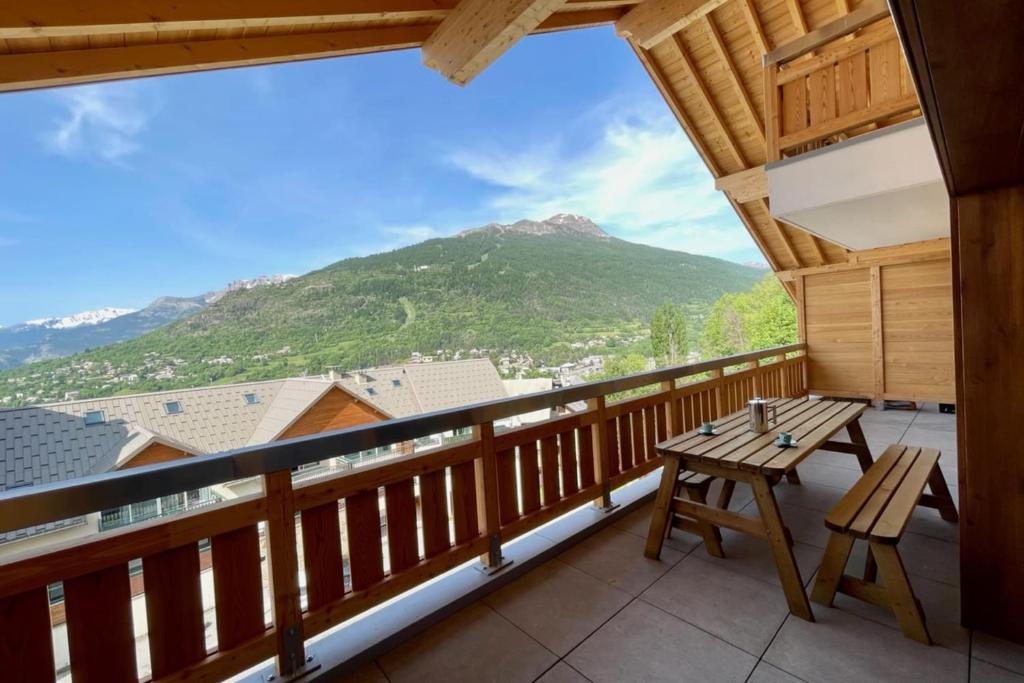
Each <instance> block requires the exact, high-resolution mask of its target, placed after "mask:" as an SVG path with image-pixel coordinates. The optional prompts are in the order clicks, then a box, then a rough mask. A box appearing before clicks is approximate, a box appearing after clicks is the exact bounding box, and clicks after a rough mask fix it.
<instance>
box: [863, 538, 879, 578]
mask: <svg viewBox="0 0 1024 683" xmlns="http://www.w3.org/2000/svg"><path fill="white" fill-rule="evenodd" d="M877 578H878V563H877V562H875V555H874V553H872V552H871V547H870V546H868V552H867V555H865V556H864V580H865V581H867V582H868V583H874V582H875V580H876V579H877Z"/></svg>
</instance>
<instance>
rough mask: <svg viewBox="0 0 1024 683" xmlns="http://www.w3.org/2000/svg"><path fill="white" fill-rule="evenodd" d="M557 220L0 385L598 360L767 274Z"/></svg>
mask: <svg viewBox="0 0 1024 683" xmlns="http://www.w3.org/2000/svg"><path fill="white" fill-rule="evenodd" d="M549 221H555V223H550V222H549ZM549 221H545V222H541V223H534V222H525V221H524V222H521V223H517V224H515V225H514V226H489V227H486V228H483V229H480V230H477V231H472V232H470V233H465V234H463V235H461V236H457V237H450V238H444V239H433V240H429V241H426V242H422V243H420V244H416V245H413V246H410V247H405V248H403V249H398V250H396V251H392V252H388V253H383V254H377V255H374V256H368V257H364V258H351V259H346V260H344V261H340V262H338V263H335V264H333V265H331V266H328V267H327V268H324V269H322V270H318V271H314V272H312V273H309V274H307V275H304V276H302V277H299V278H296V279H294V280H290V281H288V282H286V283H284V284H281V285H276V286H267V287H261V288H257V289H251V290H243V291H237V292H233V293H231V294H229V295H227V296H225V297H224V298H223V299H221V300H219V301H218V302H217V303H215V304H213V305H211V306H210V307H208V308H206V309H205V310H203V311H201V312H199V313H197V314H195V315H193V316H192V317H189V318H186V319H184V320H180V321H178V322H175V323H173V324H170V325H168V326H166V327H163V328H161V329H158V330H156V331H154V332H151V333H148V334H146V335H144V336H141V337H138V338H136V339H133V340H130V341H127V342H123V343H120V344H115V345H112V346H107V347H103V348H99V349H94V350H90V351H86V352H84V353H80V354H77V355H74V356H70V357H67V358H61V359H58V360H53V361H47V362H43V363H36V364H33V365H28V366H24V367H21V368H18V369H16V370H13V371H8V372H5V373H3V374H0V398H3V397H4V396H6V395H11V394H14V393H15V392H19V393H21V394H22V397H20V398H13V397H12V398H11V399H9V400H8V402H7V403H6V404H7V405H12V404H16V403H19V402H25V401H28V400H35V401H42V400H53V399H58V400H59V399H62V398H63V397H64V394H65V393H66V392H68V391H79V392H80V396H81V397H83V398H85V397H89V396H98V395H108V394H113V393H118V392H122V393H123V392H139V391H148V390H155V389H166V388H173V387H181V386H195V385H200V384H205V383H209V382H224V381H232V382H233V381H244V380H254V379H266V378H275V377H282V376H288V375H296V374H299V373H302V372H304V371H308V372H311V373H316V372H321V371H323V369H324V368H326V367H328V366H341V367H344V368H355V367H364V366H370V365H380V364H385V363H391V362H400V361H403V360H406V359H408V358H409V357H410V356H411V354H412V353H413V352H420V353H423V354H434V353H435V352H436V351H437V350H445V351H446V352H447V356H448V357H451V356H453V355H454V354H455V352H456V351H459V350H462V351H463V354H464V355H465V354H466V353H468V352H469V350H471V349H474V348H475V349H486V353H487V354H489V355H492V356H498V355H502V354H508V353H510V352H513V351H515V352H519V353H527V354H529V355H531V356H532V357H533V359H534V360H535V361H536V362H537V363H538V364H539V363H542V362H560V361H562V360H564V359H566V358H568V357H571V355H572V354H573V353H575V354H576V355H581V354H582V353H593V352H594V351H585V352H584V351H574V350H572V349H571V347H570V344H571V343H572V342H583V341H587V340H592V339H596V338H599V337H604V338H606V339H608V340H609V341H610V342H611V343H613V344H614V343H615V341H616V340H620V341H621V340H628V339H630V338H635V337H636V336H637V335H639V334H644V333H645V332H646V328H647V324H648V322H649V320H650V316H651V314H652V312H653V311H654V309H655V307H656V306H657V305H658V304H660V303H663V302H665V301H672V302H675V303H676V304H678V305H679V306H680V307H681V308H682V310H683V311H684V312H685V313H686V314H687V317H688V319H690V320H691V325H694V326H696V325H697V324H698V323H699V320H700V319H701V318H702V317H703V315H704V314H705V313H706V312H707V310H708V308H709V307H710V305H711V304H712V303H713V302H714V301H715V300H716V299H718V297H719V296H720V295H721V294H723V293H725V292H732V291H742V290H747V289H749V288H750V287H751V286H752V285H753V284H754V283H755V282H756V281H757V280H758V279H759V278H760V276H761V275H762V273H760V272H759V271H757V270H755V269H753V268H748V267H745V266H740V265H737V264H734V263H731V262H727V261H722V260H719V259H714V258H708V257H704V256H694V255H691V254H685V253H681V252H676V251H669V250H665V249H657V248H654V247H648V246H643V245H639V244H633V243H630V242H626V241H623V240H619V239H614V238H610V237H608V236H607V235H605V234H604V233H602V232H601V231H600V229H598V228H597V227H596V226H594V225H593V224H592V223H590V222H589V221H587V220H586V219H581V218H576V217H561V218H558V217H556V218H553V219H549ZM577 222H585V224H577ZM517 226H520V227H519V228H517ZM538 226H539V227H538ZM227 359H230V362H228V361H227Z"/></svg>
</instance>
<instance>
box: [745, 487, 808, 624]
mask: <svg viewBox="0 0 1024 683" xmlns="http://www.w3.org/2000/svg"><path fill="white" fill-rule="evenodd" d="M750 485H751V488H752V489H753V490H754V500H756V501H757V507H758V509H759V510H760V511H761V521H762V523H763V524H764V529H765V532H766V533H767V534H768V542H769V543H770V544H771V547H772V554H773V555H774V556H775V565H776V567H777V569H778V571H779V579H780V580H781V581H782V591H783V592H784V593H785V594H786V601H787V602H788V603H789V611H790V612H792V613H793V614H795V615H796V616H798V617H801V618H803V619H806V620H807V621H814V614H813V613H812V612H811V604H810V603H809V602H808V600H807V593H805V592H804V583H803V580H802V579H801V578H800V569H799V568H798V567H797V566H796V557H794V556H793V549H792V548H791V547H790V545H789V542H788V541H787V533H786V526H785V524H783V522H782V516H781V514H780V513H779V504H778V503H777V502H776V500H775V494H774V493H772V487H771V485H770V484H769V483H768V478H767V477H764V476H755V477H753V478H752V479H751V482H750Z"/></svg>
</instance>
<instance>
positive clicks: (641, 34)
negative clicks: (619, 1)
mask: <svg viewBox="0 0 1024 683" xmlns="http://www.w3.org/2000/svg"><path fill="white" fill-rule="evenodd" d="M726 2H728V0H646V1H645V2H642V3H641V4H639V5H637V6H636V7H634V8H633V9H631V10H630V11H629V12H627V13H626V15H625V16H624V17H622V19H619V21H618V22H616V24H615V30H616V31H618V33H619V35H620V36H622V37H624V38H628V39H629V40H632V41H633V42H635V43H636V44H637V45H639V46H640V47H642V48H644V49H645V50H649V49H651V48H652V47H654V46H655V45H657V44H658V43H660V42H661V41H663V40H665V39H667V38H668V37H669V36H671V35H673V34H674V33H678V32H679V31H682V30H683V29H684V28H686V27H687V26H689V25H690V24H692V23H694V22H696V21H698V20H699V19H700V18H702V17H704V16H706V15H707V14H709V13H711V12H712V11H714V10H715V9H717V8H718V7H720V6H721V5H724V4H725V3H726Z"/></svg>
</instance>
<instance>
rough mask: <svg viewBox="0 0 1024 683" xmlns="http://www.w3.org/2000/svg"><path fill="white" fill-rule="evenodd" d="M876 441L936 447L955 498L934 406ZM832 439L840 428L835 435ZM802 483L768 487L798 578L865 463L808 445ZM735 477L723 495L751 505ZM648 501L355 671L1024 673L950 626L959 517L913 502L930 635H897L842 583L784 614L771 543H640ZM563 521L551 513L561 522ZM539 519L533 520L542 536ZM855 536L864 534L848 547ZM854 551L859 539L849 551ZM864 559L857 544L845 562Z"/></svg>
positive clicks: (395, 682) (532, 675)
mask: <svg viewBox="0 0 1024 683" xmlns="http://www.w3.org/2000/svg"><path fill="white" fill-rule="evenodd" d="M861 422H862V425H863V426H864V429H865V433H866V435H867V438H868V441H869V443H870V445H871V448H872V452H873V453H875V454H876V455H877V453H879V452H880V451H881V450H882V449H883V448H884V447H885V446H886V445H887V444H889V443H896V442H903V443H913V444H915V445H926V446H931V447H935V448H939V449H940V450H941V451H942V459H941V461H940V463H941V466H942V468H943V470H944V474H945V476H946V480H947V481H948V482H949V484H950V486H951V487H952V488H953V489H954V499H956V498H957V495H956V493H957V492H956V490H955V488H956V482H957V478H956V434H955V418H954V416H952V415H945V414H941V413H939V412H938V410H937V407H936V406H935V405H933V404H926V405H925V406H924V407H923V408H921V409H920V410H918V411H885V412H881V411H874V410H869V411H868V412H867V413H865V414H864V416H863V418H862V420H861ZM840 438H842V437H841V436H840ZM799 471H800V475H801V479H802V481H803V483H802V484H801V485H799V486H793V485H790V484H788V483H785V482H781V483H779V484H778V486H777V487H776V495H777V497H778V499H779V501H780V505H781V506H782V508H783V510H782V512H783V516H784V518H785V520H786V522H787V523H788V524H789V525H790V528H791V531H792V533H793V536H794V540H795V554H796V556H797V560H798V562H799V564H800V569H801V574H802V576H803V578H804V580H805V582H806V583H807V585H808V586H810V584H811V583H812V582H813V580H814V577H815V571H816V569H817V566H818V564H819V562H820V561H821V556H822V553H823V550H824V546H825V540H826V533H827V532H826V529H825V527H824V525H823V523H822V520H823V517H824V515H825V513H826V511H827V510H829V509H830V508H831V507H832V506H833V505H834V504H835V503H836V501H838V499H839V498H840V497H841V496H842V494H843V493H844V492H845V491H846V490H847V489H848V488H849V487H850V486H851V485H852V484H853V483H854V482H855V481H857V479H858V477H859V475H860V472H859V470H858V469H857V464H856V461H855V459H854V458H853V456H849V455H844V454H839V453H827V452H824V451H818V452H817V453H816V454H815V455H814V456H812V458H811V459H809V460H808V461H807V462H806V463H804V464H802V465H801V466H800V468H799ZM752 505H754V503H753V502H752V499H751V495H750V493H749V491H748V490H744V489H743V487H742V485H741V486H740V487H739V488H738V489H737V492H736V496H735V497H734V499H733V505H732V507H733V508H734V509H740V508H744V507H747V506H752ZM651 507H652V504H651V503H647V504H646V505H645V506H644V507H642V508H640V509H639V510H636V511H634V512H632V513H630V514H629V515H628V516H625V517H623V518H622V519H620V520H619V521H617V522H616V523H614V524H613V525H612V526H610V527H607V528H605V529H603V530H602V531H599V532H598V533H596V534H595V535H593V536H590V537H589V538H587V539H586V540H585V541H583V542H581V543H579V544H578V545H576V546H574V547H571V548H569V549H568V550H565V551H563V552H562V553H561V554H560V555H559V556H558V557H557V558H555V559H552V560H550V561H548V562H546V563H545V564H543V565H541V566H540V567H538V568H536V569H533V570H532V571H530V572H529V573H527V574H525V575H523V576H521V577H520V578H518V579H516V580H515V581H514V582H512V583H510V584H508V585H506V586H505V587H503V588H501V589H499V590H498V591H496V592H494V593H492V594H490V595H489V596H487V597H485V598H483V599H481V600H479V601H477V602H474V603H472V604H471V605H469V606H467V607H465V608H463V609H462V610H460V611H459V612H457V613H455V614H454V615H452V616H450V617H448V618H447V619H445V620H444V621H442V622H440V623H439V624H436V625H434V626H433V627H431V628H429V629H428V630H426V631H424V632H423V633H420V634H419V635H417V636H415V637H413V638H412V639H411V640H408V641H406V642H404V643H402V644H400V645H398V646H397V647H395V648H394V649H392V650H391V651H389V652H387V653H386V654H383V655H382V656H380V657H378V658H377V659H376V660H375V661H374V662H372V663H370V664H367V665H365V666H363V668H362V669H360V670H358V671H357V672H356V673H355V674H353V675H352V677H351V679H350V680H354V681H380V682H382V683H383V682H384V681H391V683H402V682H405V681H416V682H417V683H427V682H429V681H446V682H448V681H456V680H474V681H486V680H494V681H499V680H500V681H534V680H539V681H545V682H552V681H587V680H590V681H595V682H600V681H627V680H643V681H690V680H693V681H799V680H804V681H866V680H885V681H899V680H907V681H920V680H928V681H932V682H939V681H968V680H969V681H1024V647H1020V646H1017V645H1012V644H1009V643H1006V642H1003V641H999V640H997V639H995V638H992V637H990V636H985V635H983V634H980V633H972V632H971V631H969V630H968V629H965V628H963V627H962V626H960V590H959V564H958V563H959V559H958V558H959V548H958V527H957V526H956V525H954V524H948V523H946V522H943V521H942V520H941V519H940V518H939V515H938V513H937V512H936V511H935V510H930V509H924V508H918V510H917V511H916V512H915V513H914V518H913V519H912V520H911V523H910V526H909V528H908V531H907V533H906V535H905V536H904V539H903V541H902V542H901V546H900V547H901V552H902V553H903V556H904V561H905V563H906V565H907V571H908V572H909V574H910V579H911V583H912V584H913V588H914V591H915V593H916V594H917V595H918V597H919V599H920V600H921V602H922V603H923V606H924V611H925V615H926V617H927V619H928V626H929V629H930V630H931V632H932V635H933V638H934V640H935V641H936V644H935V645H934V646H932V647H927V646H924V645H920V644H918V643H916V642H913V641H911V640H908V639H906V638H904V637H903V636H902V634H901V633H900V630H899V626H898V624H897V623H896V620H895V619H894V617H893V616H892V615H891V614H890V613H888V612H887V611H885V610H882V609H880V608H878V607H874V606H872V605H868V604H866V603H862V602H859V601H856V600H853V599H851V598H849V597H847V596H844V595H841V594H840V595H839V596H837V598H836V607H835V608H831V609H830V608H824V607H821V606H819V605H814V611H815V617H816V619H817V623H813V624H812V623H808V622H806V621H804V620H802V619H799V618H796V617H794V616H792V615H790V614H789V611H788V609H787V606H786V601H785V599H784V597H783V594H782V591H781V589H780V587H779V583H778V579H777V577H776V574H775V568H774V564H773V562H772V557H771V553H770V551H769V548H768V545H767V543H765V542H763V541H761V540H759V539H754V538H752V537H749V536H744V535H741V534H737V533H735V532H732V531H729V530H723V532H722V533H723V536H724V543H723V545H724V548H725V551H726V555H727V557H726V559H716V558H713V557H711V556H709V555H708V554H707V553H705V552H704V549H703V547H702V544H701V543H700V541H699V539H697V538H696V537H694V536H690V535H687V534H684V533H682V532H678V531H676V532H674V533H673V537H672V539H671V540H670V541H669V542H668V543H667V544H666V546H665V549H664V551H663V553H662V558H661V560H660V561H654V560H648V559H645V558H644V556H643V546H644V538H645V536H646V532H647V524H648V522H649V520H650V514H651ZM556 525H557V523H556ZM552 528H553V527H542V528H541V529H540V530H539V531H538V532H537V533H538V534H545V533H546V532H547V533H551V532H550V531H548V529H552ZM859 545H861V544H858V546H859ZM858 550H859V552H858ZM863 561H864V550H863V548H858V549H855V552H854V555H853V557H852V559H851V568H850V569H849V570H848V571H851V572H855V571H856V569H854V566H856V567H858V568H859V567H860V566H862V565H863Z"/></svg>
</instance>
